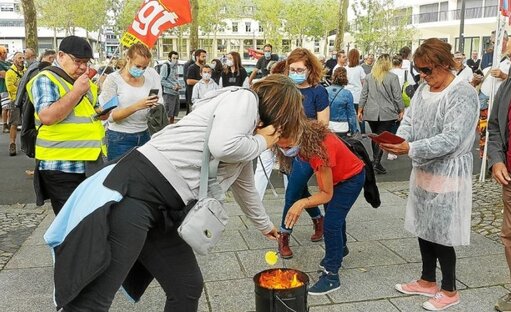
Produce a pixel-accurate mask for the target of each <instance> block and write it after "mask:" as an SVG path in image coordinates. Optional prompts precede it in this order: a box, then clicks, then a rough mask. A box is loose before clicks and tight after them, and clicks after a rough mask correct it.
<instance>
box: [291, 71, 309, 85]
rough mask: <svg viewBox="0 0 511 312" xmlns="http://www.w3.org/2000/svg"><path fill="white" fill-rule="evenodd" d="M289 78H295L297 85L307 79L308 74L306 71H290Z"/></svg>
mask: <svg viewBox="0 0 511 312" xmlns="http://www.w3.org/2000/svg"><path fill="white" fill-rule="evenodd" d="M289 78H291V80H293V81H294V82H295V83H296V84H297V85H299V84H302V83H303V82H304V81H305V80H306V79H307V75H306V74H305V73H303V74H298V73H289Z"/></svg>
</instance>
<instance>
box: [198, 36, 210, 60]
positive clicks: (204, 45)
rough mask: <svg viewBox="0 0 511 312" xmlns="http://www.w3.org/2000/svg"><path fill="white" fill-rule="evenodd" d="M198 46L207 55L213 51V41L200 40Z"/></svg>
mask: <svg viewBox="0 0 511 312" xmlns="http://www.w3.org/2000/svg"><path fill="white" fill-rule="evenodd" d="M199 46H200V47H201V48H202V49H204V50H206V52H208V53H209V52H211V51H212V50H213V39H201V40H199ZM208 58H209V57H208Z"/></svg>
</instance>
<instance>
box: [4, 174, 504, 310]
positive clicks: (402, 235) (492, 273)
mask: <svg viewBox="0 0 511 312" xmlns="http://www.w3.org/2000/svg"><path fill="white" fill-rule="evenodd" d="M380 190H381V197H382V206H381V207H380V208H378V209H373V208H371V207H370V206H369V205H368V204H367V203H366V202H365V201H364V199H363V198H362V196H361V197H360V198H359V199H358V200H357V202H356V203H355V205H354V207H353V208H352V210H351V211H350V214H349V215H348V219H347V220H348V221H347V233H348V246H349V247H350V255H349V256H348V257H346V258H345V259H344V261H343V266H342V269H341V270H340V277H341V289H339V290H338V291H336V292H333V293H331V294H329V295H326V296H309V297H308V304H309V307H310V312H326V311H329V312H330V311H332V312H333V311H343V312H344V311H347V312H351V311H353V312H355V311H357V312H361V311H364V312H387V311H389V312H415V311H417V312H419V311H424V310H423V309H422V307H421V304H422V302H423V301H424V300H425V298H424V297H421V296H409V295H403V294H400V293H398V292H397V291H396V290H395V289H394V284H395V283H400V282H408V281H410V280H412V279H416V278H418V277H419V275H420V271H421V259H420V252H419V248H418V244H417V238H416V237H414V236H412V235H410V233H408V232H406V231H405V230H404V229H403V220H404V213H405V206H406V196H407V193H408V182H387V183H381V184H380ZM277 191H278V193H279V198H274V197H273V195H271V193H270V192H268V194H267V196H266V198H265V200H264V204H265V207H266V209H267V212H268V214H269V216H270V218H271V219H272V221H273V222H274V223H275V224H278V223H279V222H280V217H281V210H282V205H283V194H282V193H283V190H282V189H278V190H277ZM500 196H501V195H500V188H499V186H497V185H495V184H493V182H486V183H485V184H481V183H478V182H475V183H474V214H473V233H472V240H471V245H470V246H463V247H457V248H456V254H457V258H458V262H457V272H456V273H457V276H456V280H457V285H458V289H459V290H460V293H461V298H462V302H461V303H460V305H458V306H455V307H453V308H452V309H449V310H448V311H453V312H454V311H458V312H472V311H473V312H486V311H488V312H489V311H493V304H494V303H495V301H496V300H497V299H498V298H499V297H501V296H503V295H504V294H506V293H507V292H509V290H510V289H511V287H510V284H509V269H508V268H507V263H506V261H505V256H504V253H503V248H502V245H501V244H500V242H499V240H498V234H496V233H498V230H499V228H500V222H501V218H502V216H501V214H502V213H501V210H502V204H501V197H500ZM226 210H227V212H228V214H229V216H230V219H229V224H228V227H227V230H226V232H225V233H224V236H223V238H222V240H221V241H220V243H219V244H218V245H217V246H216V247H215V250H213V252H212V253H211V254H209V255H207V256H198V257H197V259H198V262H199V265H200V267H201V270H202V273H203V277H204V291H203V295H202V297H201V299H200V301H199V309H198V311H200V312H254V310H255V300H254V283H253V280H252V278H253V276H254V275H255V274H256V273H257V272H260V271H262V270H265V269H268V268H269V267H268V264H266V263H265V261H264V254H265V253H266V251H268V250H275V249H276V244H275V242H273V241H269V240H267V239H265V238H264V237H263V236H262V235H261V234H260V233H258V231H257V230H256V229H255V228H254V227H253V225H252V224H251V223H250V222H249V221H248V219H247V218H246V216H245V215H244V214H243V212H242V211H241V209H240V207H239V206H238V205H237V204H235V203H234V202H233V201H232V196H228V202H227V204H226ZM52 220H53V212H52V211H51V209H49V208H48V207H43V208H37V207H34V206H33V205H13V206H0V231H1V232H0V250H1V251H2V257H1V258H0V259H2V260H0V261H3V262H1V266H0V290H2V291H0V311H10V312H17V311H19V312H46V311H47V312H54V311H55V308H54V305H53V300H52V293H53V279H52V275H53V268H52V257H51V253H50V251H49V249H48V247H47V246H46V245H45V244H44V242H43V240H42V235H43V234H44V232H45V231H46V229H47V227H48V226H49V224H50V223H51V221H52ZM311 232H312V224H311V221H310V219H309V218H307V217H306V216H304V217H302V218H300V220H299V223H298V224H297V226H296V227H295V229H294V232H293V235H292V237H291V247H292V248H293V251H294V253H295V257H293V258H292V259H290V260H285V261H282V260H279V262H278V263H277V266H279V267H282V266H285V267H291V268H296V269H298V270H301V271H303V272H306V273H307V274H308V275H309V277H310V278H311V281H312V282H315V281H316V280H317V270H318V263H319V260H320V259H321V258H322V257H323V256H324V252H325V250H324V246H323V242H317V243H312V242H310V240H309V237H310V234H311ZM27 237H28V239H27ZM497 242H498V243H497ZM20 246H21V247H20ZM4 249H5V250H4ZM6 262H7V264H6ZM2 268H3V269H2ZM438 276H439V277H440V276H441V274H440V272H439V271H438ZM164 305H165V295H164V293H163V291H162V289H161V287H159V285H158V283H157V282H153V283H152V284H151V286H150V287H149V289H148V291H147V292H146V294H145V295H144V296H143V298H142V300H141V302H139V303H137V304H133V303H130V302H129V301H128V300H127V299H126V298H125V297H124V296H123V295H122V294H121V293H118V294H117V295H116V298H115V300H114V303H113V305H112V307H111V309H110V311H114V312H127V311H140V312H142V311H143V312H147V311H154V312H156V311H163V307H164Z"/></svg>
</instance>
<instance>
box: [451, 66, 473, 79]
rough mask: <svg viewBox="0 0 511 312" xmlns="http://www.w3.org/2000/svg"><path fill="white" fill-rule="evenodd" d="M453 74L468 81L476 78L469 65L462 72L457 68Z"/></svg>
mask: <svg viewBox="0 0 511 312" xmlns="http://www.w3.org/2000/svg"><path fill="white" fill-rule="evenodd" d="M453 74H454V75H455V76H459V77H460V78H462V79H463V80H465V81H467V82H471V81H472V78H474V72H472V68H470V67H468V66H465V68H463V69H462V70H461V72H457V71H456V70H454V71H453Z"/></svg>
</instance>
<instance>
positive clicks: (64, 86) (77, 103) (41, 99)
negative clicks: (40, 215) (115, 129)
mask: <svg viewBox="0 0 511 312" xmlns="http://www.w3.org/2000/svg"><path fill="white" fill-rule="evenodd" d="M91 58H93V54H92V48H91V46H90V45H89V43H88V42H87V41H86V40H85V39H83V38H80V37H76V36H69V37H66V38H64V39H63V40H62V42H61V43H60V46H59V51H58V53H57V58H56V66H51V67H47V68H46V69H45V70H43V71H41V72H40V73H39V74H38V75H37V76H35V77H34V78H33V79H32V80H30V81H29V83H28V84H27V91H28V96H29V98H30V100H31V102H32V103H33V104H34V108H35V123H36V128H37V129H38V134H37V140H36V144H35V159H36V168H35V173H34V188H35V192H36V196H37V204H38V205H42V204H43V202H44V199H48V198H49V199H50V201H51V204H52V207H53V211H54V212H55V214H58V212H59V211H60V209H61V208H62V206H63V205H64V203H65V202H66V200H67V199H68V197H69V196H70V195H71V193H72V192H73V191H74V189H75V188H76V187H77V186H78V185H79V184H80V183H81V182H82V181H83V180H84V179H85V177H86V172H87V173H89V170H92V167H97V166H98V165H99V164H100V163H101V162H102V156H103V155H106V146H105V145H104V143H103V141H104V136H105V131H104V129H103V126H102V125H101V121H100V120H98V119H97V118H95V115H96V114H97V112H99V111H100V109H99V105H98V102H97V87H96V86H95V85H94V84H93V83H92V82H91V81H90V79H89V77H88V76H87V75H88V72H89V66H90V59H91Z"/></svg>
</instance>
